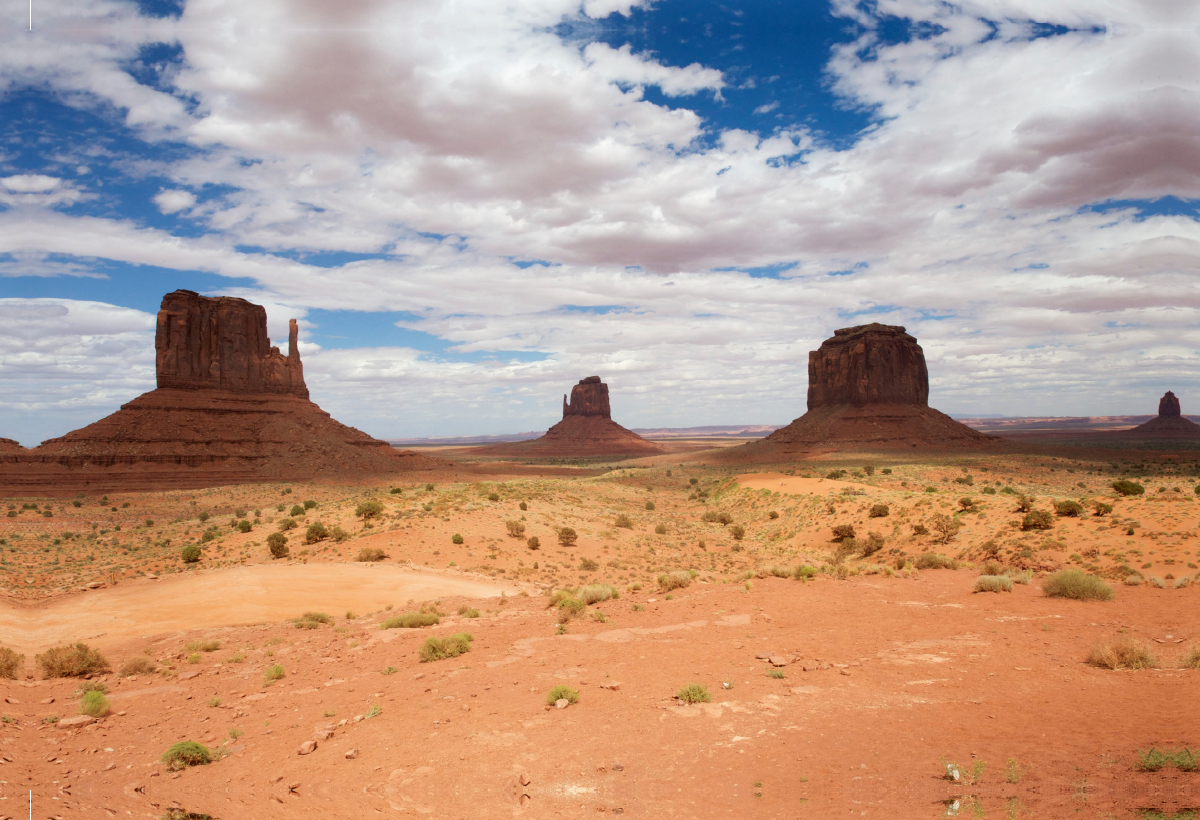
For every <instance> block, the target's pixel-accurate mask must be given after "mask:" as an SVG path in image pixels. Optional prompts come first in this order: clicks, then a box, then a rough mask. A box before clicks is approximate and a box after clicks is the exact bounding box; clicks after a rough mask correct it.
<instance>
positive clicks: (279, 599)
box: [0, 564, 520, 653]
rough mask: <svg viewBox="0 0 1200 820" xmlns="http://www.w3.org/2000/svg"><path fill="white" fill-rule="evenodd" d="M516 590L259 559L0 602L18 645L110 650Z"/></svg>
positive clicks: (390, 570)
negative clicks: (220, 629)
mask: <svg viewBox="0 0 1200 820" xmlns="http://www.w3.org/2000/svg"><path fill="white" fill-rule="evenodd" d="M519 591H520V590H519V587H517V586H515V585H513V584H497V583H492V582H483V581H477V580H473V579H470V578H465V577H462V576H459V575H445V574H441V573H433V572H419V571H414V570H410V569H406V568H403V567H398V566H395V565H390V566H389V565H386V564H332V565H331V564H320V565H319V564H273V565H272V564H259V565H255V566H247V567H229V568H225V569H215V570H208V571H200V572H189V573H186V574H183V575H173V576H167V577H164V578H162V579H159V580H151V579H148V578H143V579H140V580H137V581H133V582H130V583H128V584H121V585H120V586H117V587H108V588H104V589H97V590H93V591H90V592H86V593H79V594H77V595H72V596H68V597H62V598H55V599H53V600H51V601H49V602H47V603H43V604H40V605H35V606H26V607H14V606H12V605H6V604H4V603H2V602H0V634H3V635H4V644H5V645H7V646H9V647H12V648H13V649H15V650H17V651H18V652H27V653H34V652H38V651H41V650H42V649H45V648H46V647H49V646H54V645H56V644H62V643H68V642H72V641H87V642H88V643H89V644H92V645H95V646H98V647H101V648H107V647H110V646H114V645H120V644H122V643H124V642H125V641H127V640H128V639H130V638H136V637H141V638H150V637H152V636H154V635H158V634H161V633H165V632H176V631H181V630H188V629H196V628H199V627H213V626H232V625H235V624H256V623H268V622H273V621H279V620H281V619H284V618H287V617H295V616H297V615H299V614H300V613H301V612H304V611H305V610H322V611H327V612H337V613H343V612H346V611H347V610H350V611H356V612H369V611H373V610H379V609H383V607H384V606H386V605H388V604H402V603H404V602H405V601H407V600H409V599H416V600H419V601H425V600H430V599H433V598H440V597H442V596H446V595H455V596H465V597H472V598H490V597H495V596H499V595H500V593H501V592H505V593H507V594H509V595H515V594H516V593H517V592H519Z"/></svg>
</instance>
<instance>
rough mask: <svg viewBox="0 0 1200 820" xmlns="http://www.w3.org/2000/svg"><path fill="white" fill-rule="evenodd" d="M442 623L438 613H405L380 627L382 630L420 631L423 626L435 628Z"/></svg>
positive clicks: (393, 617)
mask: <svg viewBox="0 0 1200 820" xmlns="http://www.w3.org/2000/svg"><path fill="white" fill-rule="evenodd" d="M441 622H442V619H441V616H439V615H438V614H437V613H436V612H404V613H401V614H400V615H393V616H392V617H390V618H388V619H387V620H386V621H384V622H383V623H381V624H380V625H379V628H380V629H420V628H421V627H423V626H435V625H437V624H440V623H441Z"/></svg>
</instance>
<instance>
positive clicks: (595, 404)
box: [472, 376, 665, 458]
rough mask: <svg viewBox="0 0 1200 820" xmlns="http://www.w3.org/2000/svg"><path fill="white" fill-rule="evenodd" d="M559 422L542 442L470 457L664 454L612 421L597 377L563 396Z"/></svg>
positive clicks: (605, 392)
mask: <svg viewBox="0 0 1200 820" xmlns="http://www.w3.org/2000/svg"><path fill="white" fill-rule="evenodd" d="M562 411H563V417H562V421H560V422H559V423H558V424H556V425H554V426H553V427H551V428H550V429H549V430H547V431H546V434H545V435H544V436H542V437H541V438H537V439H533V440H532V441H518V442H514V443H512V444H496V445H493V446H491V447H481V448H480V449H478V450H474V451H472V455H475V454H479V455H496V456H519V457H530V458H534V457H536V458H544V457H555V456H634V455H636V456H646V455H655V454H657V453H662V452H664V450H665V448H664V447H663V446H662V445H661V444H655V443H654V442H652V441H646V439H644V438H642V437H641V436H639V435H638V434H637V433H634V432H633V431H631V430H627V429H625V428H624V427H622V426H621V425H619V424H617V423H616V422H615V421H613V420H612V409H611V407H610V405H609V401H608V385H607V384H605V383H604V382H602V381H600V377H599V376H588V377H587V378H586V379H581V380H580V382H579V384H576V385H574V386H573V387H572V388H571V399H570V401H568V400H567V397H566V396H563V407H562Z"/></svg>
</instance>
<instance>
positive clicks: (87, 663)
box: [34, 643, 109, 679]
mask: <svg viewBox="0 0 1200 820" xmlns="http://www.w3.org/2000/svg"><path fill="white" fill-rule="evenodd" d="M34 660H35V661H36V662H37V665H38V667H39V668H40V669H41V670H42V677H43V678H46V679H50V678H82V677H84V676H86V675H98V674H100V673H101V672H107V671H109V667H108V661H106V660H105V659H104V656H103V655H101V654H100V651H99V650H97V649H92V648H91V647H90V646H88V645H87V644H85V643H74V644H71V645H69V646H56V647H54V648H52V649H47V650H46V651H45V652H43V653H42V654H40V655H35V656H34Z"/></svg>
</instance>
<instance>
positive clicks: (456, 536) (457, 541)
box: [450, 533, 463, 544]
mask: <svg viewBox="0 0 1200 820" xmlns="http://www.w3.org/2000/svg"><path fill="white" fill-rule="evenodd" d="M462 542H463V537H462V536H461V535H459V534H458V533H454V535H452V536H450V543H451V544H461V543H462Z"/></svg>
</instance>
